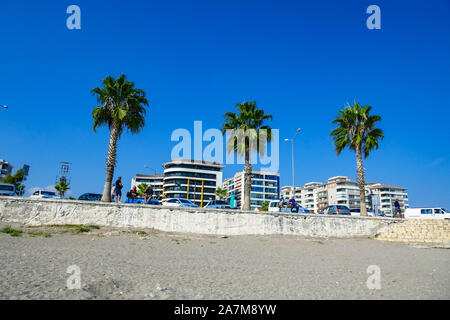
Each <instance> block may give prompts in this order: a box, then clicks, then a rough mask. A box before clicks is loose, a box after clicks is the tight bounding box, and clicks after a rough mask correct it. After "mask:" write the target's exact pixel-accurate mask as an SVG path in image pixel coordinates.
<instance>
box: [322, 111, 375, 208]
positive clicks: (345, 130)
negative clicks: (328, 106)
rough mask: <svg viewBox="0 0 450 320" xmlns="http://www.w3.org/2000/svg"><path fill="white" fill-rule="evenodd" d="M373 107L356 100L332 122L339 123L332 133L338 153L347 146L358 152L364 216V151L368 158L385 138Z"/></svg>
mask: <svg viewBox="0 0 450 320" xmlns="http://www.w3.org/2000/svg"><path fill="white" fill-rule="evenodd" d="M371 109H372V107H371V106H361V105H360V104H359V103H358V102H355V103H354V104H353V106H350V105H349V104H348V105H347V106H345V107H344V109H342V110H340V111H339V116H338V117H337V118H336V119H334V120H333V122H332V123H333V124H337V125H338V127H337V128H336V129H334V130H333V131H331V134H330V136H331V137H332V138H333V141H334V146H335V149H336V153H337V155H340V154H341V152H342V150H344V149H345V148H346V147H348V148H349V149H351V150H354V151H355V152H356V172H357V175H358V186H359V195H360V206H361V215H362V216H367V211H366V193H365V177H364V171H365V170H364V165H363V153H364V158H367V157H368V156H369V154H370V152H371V151H372V150H373V149H378V142H379V140H380V139H383V138H384V133H383V130H381V129H378V128H375V125H376V123H377V122H378V121H380V120H381V117H380V116H378V115H369V113H370V110H371Z"/></svg>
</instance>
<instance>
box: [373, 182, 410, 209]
mask: <svg viewBox="0 0 450 320" xmlns="http://www.w3.org/2000/svg"><path fill="white" fill-rule="evenodd" d="M369 190H370V194H371V195H372V197H374V196H375V197H377V198H378V204H379V206H380V208H379V209H380V210H381V211H382V212H383V213H388V214H391V213H393V212H394V202H395V200H396V199H398V202H399V204H400V208H401V209H402V212H405V209H406V208H409V202H408V193H407V189H406V188H402V187H396V186H390V185H387V184H383V183H371V184H369Z"/></svg>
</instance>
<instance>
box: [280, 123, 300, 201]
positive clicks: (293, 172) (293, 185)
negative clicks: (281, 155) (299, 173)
mask: <svg viewBox="0 0 450 320" xmlns="http://www.w3.org/2000/svg"><path fill="white" fill-rule="evenodd" d="M301 130H302V129H301V128H298V129H297V131H296V132H295V134H294V136H293V137H292V138H291V139H284V141H290V142H291V147H292V196H295V171H294V170H295V168H294V139H295V137H296V136H297V134H298V133H299V132H300V131H301Z"/></svg>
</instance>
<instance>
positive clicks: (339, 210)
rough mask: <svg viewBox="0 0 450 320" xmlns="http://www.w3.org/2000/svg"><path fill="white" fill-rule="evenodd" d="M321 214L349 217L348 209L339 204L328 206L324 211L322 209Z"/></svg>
mask: <svg viewBox="0 0 450 320" xmlns="http://www.w3.org/2000/svg"><path fill="white" fill-rule="evenodd" d="M322 213H324V214H337V215H343V216H350V215H351V213H350V209H349V208H348V207H347V206H343V205H340V204H335V205H332V206H328V207H326V208H325V209H323V211H322Z"/></svg>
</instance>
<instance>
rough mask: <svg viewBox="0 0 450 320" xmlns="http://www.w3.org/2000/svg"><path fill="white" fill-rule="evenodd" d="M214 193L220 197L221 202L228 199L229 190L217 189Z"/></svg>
mask: <svg viewBox="0 0 450 320" xmlns="http://www.w3.org/2000/svg"><path fill="white" fill-rule="evenodd" d="M214 193H215V194H216V196H218V197H219V199H220V200H222V199H226V197H227V189H222V188H217V189H216V191H214Z"/></svg>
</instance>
